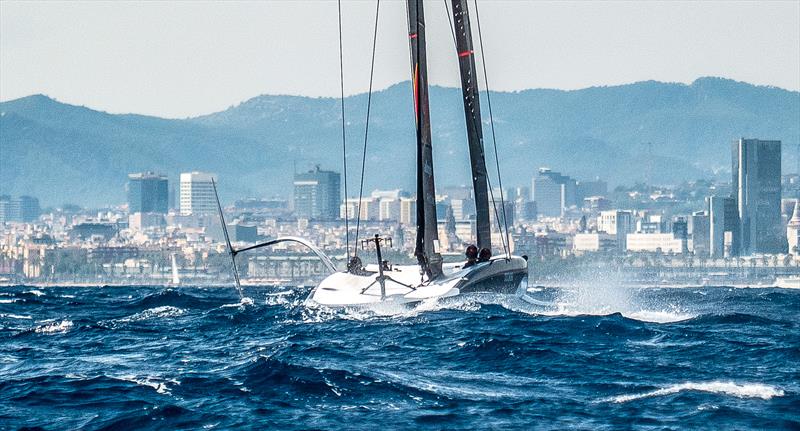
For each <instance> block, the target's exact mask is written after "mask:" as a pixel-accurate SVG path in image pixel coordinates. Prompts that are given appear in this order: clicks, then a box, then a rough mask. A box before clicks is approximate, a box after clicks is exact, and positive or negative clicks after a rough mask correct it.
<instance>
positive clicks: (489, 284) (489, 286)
mask: <svg viewBox="0 0 800 431" xmlns="http://www.w3.org/2000/svg"><path fill="white" fill-rule="evenodd" d="M365 269H366V271H367V273H366V274H363V275H359V274H351V273H347V272H337V273H335V274H332V275H330V276H328V277H327V278H325V279H324V280H322V282H321V283H320V284H319V285H318V286H317V287H316V288H314V290H313V291H312V292H311V295H310V296H309V299H308V300H309V302H310V303H311V304H318V305H324V306H327V307H358V306H369V305H372V304H384V303H388V304H413V303H416V302H420V301H424V300H426V299H433V298H447V297H452V296H456V295H459V294H462V293H468V292H497V293H514V294H516V293H517V292H518V291H519V289H520V287H521V285H522V283H523V281H527V271H528V269H527V261H525V260H524V259H522V258H521V257H516V256H512V257H511V258H509V259H507V258H505V257H504V256H501V257H496V258H493V259H492V260H491V261H489V262H485V263H479V264H477V265H474V266H472V267H469V268H462V267H461V264H450V265H445V267H444V268H443V270H444V275H443V276H442V277H439V278H437V279H436V280H433V281H430V282H428V281H426V280H422V279H421V276H420V273H419V267H418V266H416V265H403V266H393V267H391V268H390V269H388V270H384V275H385V276H386V277H387V278H386V280H385V282H384V284H385V292H383V294H382V292H381V285H380V283H379V282H378V277H379V274H378V271H377V270H378V268H377V265H368V266H367V268H365Z"/></svg>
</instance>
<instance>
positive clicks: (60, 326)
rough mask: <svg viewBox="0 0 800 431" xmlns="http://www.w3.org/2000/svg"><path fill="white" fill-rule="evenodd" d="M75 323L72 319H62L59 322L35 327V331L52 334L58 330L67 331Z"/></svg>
mask: <svg viewBox="0 0 800 431" xmlns="http://www.w3.org/2000/svg"><path fill="white" fill-rule="evenodd" d="M73 326H74V325H73V323H72V321H71V320H61V321H59V322H49V323H45V324H43V325H39V326H37V327H36V328H34V330H33V331H34V332H36V333H38V334H52V333H58V332H67V331H69V330H70V329H72V327H73Z"/></svg>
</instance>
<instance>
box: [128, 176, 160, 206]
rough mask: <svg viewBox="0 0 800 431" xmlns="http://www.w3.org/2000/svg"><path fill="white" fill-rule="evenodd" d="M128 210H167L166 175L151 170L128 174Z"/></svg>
mask: <svg viewBox="0 0 800 431" xmlns="http://www.w3.org/2000/svg"><path fill="white" fill-rule="evenodd" d="M127 189H128V212H129V213H131V214H133V213H159V214H166V213H167V211H169V187H168V185H167V177H166V176H164V175H157V174H154V173H152V172H142V173H136V174H130V175H128V187H127Z"/></svg>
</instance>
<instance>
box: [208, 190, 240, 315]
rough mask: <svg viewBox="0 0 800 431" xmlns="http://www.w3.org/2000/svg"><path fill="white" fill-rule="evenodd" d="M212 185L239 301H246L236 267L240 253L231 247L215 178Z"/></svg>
mask: <svg viewBox="0 0 800 431" xmlns="http://www.w3.org/2000/svg"><path fill="white" fill-rule="evenodd" d="M211 185H212V186H213V187H214V197H215V198H216V199H217V209H218V210H219V222H220V224H222V233H223V234H224V235H225V245H226V246H227V247H228V254H229V255H230V256H231V266H232V268H233V279H234V281H235V282H236V291H237V292H239V299H241V300H244V295H243V294H242V284H241V282H240V281H239V269H238V268H237V267H236V255H237V254H238V253H239V252H238V251H236V250H235V249H234V248H233V246H232V245H231V239H230V237H229V236H228V225H226V224H225V216H224V215H222V205H221V204H220V203H219V194H217V183H216V182H215V181H214V178H211Z"/></svg>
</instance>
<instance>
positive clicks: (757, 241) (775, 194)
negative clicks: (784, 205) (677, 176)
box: [731, 139, 785, 255]
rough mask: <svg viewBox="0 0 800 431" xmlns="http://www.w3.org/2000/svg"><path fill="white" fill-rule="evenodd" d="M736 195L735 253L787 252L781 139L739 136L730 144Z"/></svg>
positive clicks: (734, 195)
mask: <svg viewBox="0 0 800 431" xmlns="http://www.w3.org/2000/svg"><path fill="white" fill-rule="evenodd" d="M731 156H732V172H733V183H732V185H733V198H734V199H735V200H736V205H737V210H738V212H739V244H738V248H737V249H736V250H734V253H737V252H738V254H743V255H749V254H753V253H780V252H782V251H784V246H785V243H784V241H783V232H782V228H781V141H761V140H758V139H739V140H737V141H734V142H733V145H732V146H731Z"/></svg>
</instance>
